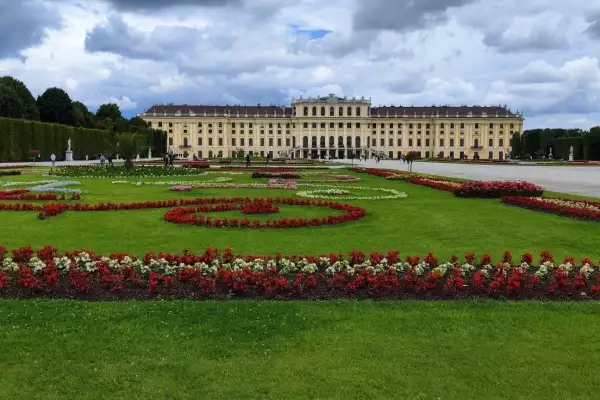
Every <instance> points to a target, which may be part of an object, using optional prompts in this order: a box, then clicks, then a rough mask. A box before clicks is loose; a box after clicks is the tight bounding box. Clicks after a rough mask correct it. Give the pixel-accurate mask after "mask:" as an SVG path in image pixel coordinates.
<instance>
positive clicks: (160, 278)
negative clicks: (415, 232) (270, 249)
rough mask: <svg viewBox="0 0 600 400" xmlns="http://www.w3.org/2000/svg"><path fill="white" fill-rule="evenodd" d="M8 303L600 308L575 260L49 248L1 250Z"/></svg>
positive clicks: (592, 280) (593, 275)
mask: <svg viewBox="0 0 600 400" xmlns="http://www.w3.org/2000/svg"><path fill="white" fill-rule="evenodd" d="M0 260H1V262H2V263H1V265H0V297H2V298H17V299H25V298H43V297H49V298H71V299H87V300H120V299H140V300H143V299H153V298H173V299H175V298H187V299H196V300H202V299H222V300H226V299H248V298H250V299H253V298H263V299H314V300H328V299H335V298H357V299H363V298H384V299H397V300H400V299H464V298H484V297H487V298H492V299H561V300H567V299H578V300H581V299H591V298H600V278H599V274H598V267H597V266H594V265H593V262H592V260H590V259H583V260H581V261H580V262H579V263H578V264H576V263H575V261H574V259H573V258H571V257H567V258H565V259H564V260H563V262H562V263H555V262H554V259H553V257H552V255H551V254H550V253H548V252H542V254H541V260H540V264H539V265H538V266H535V265H533V257H532V255H531V254H528V253H526V254H524V255H523V256H522V257H521V259H520V261H518V262H513V260H512V255H511V254H510V253H508V252H506V253H505V254H504V256H503V257H502V260H501V262H499V263H498V264H493V263H492V261H491V257H490V256H489V255H488V254H484V255H483V257H481V260H480V261H479V262H476V261H475V257H474V255H473V254H472V253H468V254H466V255H465V260H464V261H462V262H460V261H458V258H457V257H455V256H453V257H452V258H451V259H450V260H448V261H443V262H438V260H437V259H436V258H435V256H434V255H433V254H432V253H429V254H428V255H427V256H426V257H424V258H423V260H422V261H421V259H420V257H417V256H407V257H406V258H405V261H402V259H401V258H400V254H399V252H398V251H390V252H387V253H379V252H374V253H371V254H370V255H366V254H364V253H363V252H359V251H356V250H353V251H352V252H350V254H349V255H348V256H347V257H345V256H344V255H343V254H337V253H332V254H330V255H322V256H299V255H292V256H287V257H286V256H281V255H277V256H275V257H270V256H253V255H246V256H244V255H240V254H235V253H234V252H233V251H232V250H231V249H225V250H224V251H223V252H222V253H220V252H219V251H217V249H214V248H208V249H206V250H205V251H204V253H200V254H194V253H190V252H189V251H184V252H183V254H170V253H153V252H148V253H146V254H145V255H144V257H142V258H137V257H135V256H133V255H129V254H124V253H115V254H111V255H109V256H103V255H99V254H95V253H93V252H91V251H87V250H82V251H73V252H67V253H61V252H59V251H58V249H56V248H53V247H51V246H45V247H43V248H41V249H39V250H38V251H37V252H36V251H34V250H33V249H32V248H31V247H21V248H18V249H14V250H12V251H11V252H8V251H6V249H5V247H3V246H0Z"/></svg>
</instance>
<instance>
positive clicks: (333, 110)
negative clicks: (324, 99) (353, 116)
mask: <svg viewBox="0 0 600 400" xmlns="http://www.w3.org/2000/svg"><path fill="white" fill-rule="evenodd" d="M334 115H335V109H334V108H333V107H329V116H330V117H333V116H334Z"/></svg>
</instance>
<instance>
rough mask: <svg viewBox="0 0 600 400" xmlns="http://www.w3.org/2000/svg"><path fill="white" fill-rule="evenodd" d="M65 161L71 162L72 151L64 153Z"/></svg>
mask: <svg viewBox="0 0 600 400" xmlns="http://www.w3.org/2000/svg"><path fill="white" fill-rule="evenodd" d="M65 161H73V152H72V151H66V152H65Z"/></svg>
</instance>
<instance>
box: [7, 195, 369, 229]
mask: <svg viewBox="0 0 600 400" xmlns="http://www.w3.org/2000/svg"><path fill="white" fill-rule="evenodd" d="M257 201H263V202H266V203H271V205H273V204H274V203H276V204H285V205H288V206H312V207H328V208H330V209H332V210H337V211H342V212H343V214H341V215H328V216H323V217H307V218H286V217H283V218H281V219H279V220H275V221H273V220H267V221H264V222H263V221H260V220H253V221H251V220H249V219H247V218H244V219H235V218H229V219H228V218H223V219H218V218H213V217H211V216H203V215H199V216H196V214H197V213H206V212H223V211H234V210H238V211H242V212H243V210H244V206H245V205H246V204H247V203H251V202H257ZM185 206H196V207H185ZM157 208H172V210H170V211H168V212H167V213H165V215H164V220H165V221H167V222H172V223H177V224H187V225H199V226H206V227H216V228H222V227H231V228H254V229H260V228H299V227H305V226H321V225H336V224H342V223H344V222H347V221H356V220H359V219H360V218H362V217H364V216H365V215H366V211H365V210H364V209H363V208H361V207H357V206H353V205H350V204H343V203H336V202H331V201H316V200H304V199H302V200H300V199H293V198H279V197H277V198H274V199H271V198H267V199H254V200H251V199H250V198H248V197H224V198H197V199H191V200H187V199H186V200H157V201H147V202H140V203H97V204H82V203H73V204H64V205H60V207H59V205H57V204H46V205H42V206H38V205H33V204H27V203H17V204H0V211H35V212H38V217H39V218H41V219H45V218H48V217H53V216H57V215H59V214H62V213H64V212H67V211H75V212H88V211H125V210H141V209H157ZM250 209H251V208H249V210H250Z"/></svg>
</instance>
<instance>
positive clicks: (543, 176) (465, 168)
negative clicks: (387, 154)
mask: <svg viewBox="0 0 600 400" xmlns="http://www.w3.org/2000/svg"><path fill="white" fill-rule="evenodd" d="M346 162H349V161H346ZM355 164H357V165H359V166H361V167H367V168H382V169H396V170H400V171H407V170H408V165H407V164H403V163H402V162H401V161H397V160H382V161H381V162H380V163H379V164H376V163H375V161H374V160H367V162H364V161H363V162H361V163H360V164H358V163H356V162H355ZM413 172H420V173H425V174H432V175H441V176H449V177H454V178H465V179H478V180H484V181H491V180H507V181H515V180H520V181H528V182H533V183H537V184H538V185H541V186H543V187H544V188H546V189H547V190H550V191H553V192H562V193H571V194H576V195H582V196H593V197H600V166H598V167H569V166H535V165H513V164H511V165H485V164H483V165H481V164H479V165H472V164H454V163H434V162H415V163H414V164H413Z"/></svg>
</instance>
